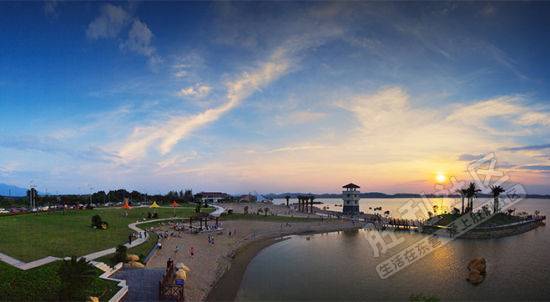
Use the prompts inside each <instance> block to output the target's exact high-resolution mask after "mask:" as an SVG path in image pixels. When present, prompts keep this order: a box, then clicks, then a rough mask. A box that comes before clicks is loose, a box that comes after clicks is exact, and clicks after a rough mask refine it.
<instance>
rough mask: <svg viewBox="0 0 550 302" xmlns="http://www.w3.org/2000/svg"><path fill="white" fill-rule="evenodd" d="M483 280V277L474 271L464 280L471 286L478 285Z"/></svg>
mask: <svg viewBox="0 0 550 302" xmlns="http://www.w3.org/2000/svg"><path fill="white" fill-rule="evenodd" d="M484 279H485V277H483V275H482V274H481V273H480V272H479V271H476V270H471V271H470V273H469V274H468V278H466V280H467V281H468V282H470V283H472V284H473V285H478V284H480V283H481V282H483V280H484Z"/></svg>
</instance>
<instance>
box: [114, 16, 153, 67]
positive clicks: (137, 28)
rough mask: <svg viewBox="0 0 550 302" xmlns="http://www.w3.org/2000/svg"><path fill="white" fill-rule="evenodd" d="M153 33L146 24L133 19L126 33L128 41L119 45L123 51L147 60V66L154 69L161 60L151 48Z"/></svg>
mask: <svg viewBox="0 0 550 302" xmlns="http://www.w3.org/2000/svg"><path fill="white" fill-rule="evenodd" d="M152 40H153V32H151V30H150V29H149V27H148V26H147V24H145V23H144V22H142V21H140V20H138V19H135V20H134V22H133V23H132V27H131V29H130V31H129V32H128V39H127V40H126V41H124V42H122V43H121V44H120V48H121V49H123V50H129V51H132V52H135V53H137V54H140V55H142V56H145V57H147V58H149V65H150V66H151V67H152V68H155V67H156V66H157V65H158V64H159V63H160V62H161V61H162V60H161V59H160V57H159V56H158V55H157V51H156V49H155V47H154V46H152Z"/></svg>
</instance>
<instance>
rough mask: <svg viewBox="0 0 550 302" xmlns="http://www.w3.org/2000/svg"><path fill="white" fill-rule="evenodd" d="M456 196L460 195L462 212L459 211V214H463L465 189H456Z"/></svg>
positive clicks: (466, 191)
mask: <svg viewBox="0 0 550 302" xmlns="http://www.w3.org/2000/svg"><path fill="white" fill-rule="evenodd" d="M456 192H457V193H458V194H460V200H461V201H462V210H461V211H460V214H464V198H465V197H466V194H467V193H468V190H467V189H458V190H456Z"/></svg>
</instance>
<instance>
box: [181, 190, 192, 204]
mask: <svg viewBox="0 0 550 302" xmlns="http://www.w3.org/2000/svg"><path fill="white" fill-rule="evenodd" d="M183 202H193V191H192V190H185V193H183Z"/></svg>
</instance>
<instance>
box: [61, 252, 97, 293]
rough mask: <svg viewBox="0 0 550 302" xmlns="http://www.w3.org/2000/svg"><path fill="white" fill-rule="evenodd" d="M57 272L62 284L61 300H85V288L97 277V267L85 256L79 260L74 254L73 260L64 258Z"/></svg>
mask: <svg viewBox="0 0 550 302" xmlns="http://www.w3.org/2000/svg"><path fill="white" fill-rule="evenodd" d="M57 273H58V275H59V278H60V279H61V285H62V287H61V290H60V292H59V298H60V300H61V301H75V300H84V298H85V296H86V292H85V290H86V289H87V288H89V287H90V284H91V283H92V282H93V280H94V279H95V277H96V272H95V268H94V267H93V266H91V265H90V264H89V263H88V261H86V259H85V258H84V257H82V258H80V260H77V258H76V257H74V256H73V257H71V260H64V261H63V264H62V265H61V266H60V267H59V270H58V272H57Z"/></svg>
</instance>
